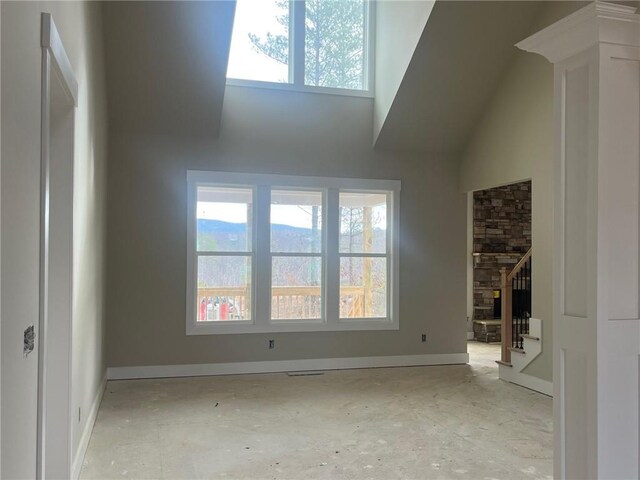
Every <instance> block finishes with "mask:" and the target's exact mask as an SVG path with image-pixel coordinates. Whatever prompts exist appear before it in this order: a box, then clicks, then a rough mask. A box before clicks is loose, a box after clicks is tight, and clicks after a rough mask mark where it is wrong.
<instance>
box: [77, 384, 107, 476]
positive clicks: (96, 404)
mask: <svg viewBox="0 0 640 480" xmlns="http://www.w3.org/2000/svg"><path fill="white" fill-rule="evenodd" d="M106 388H107V375H106V374H105V376H104V377H103V378H102V381H101V382H100V387H99V388H98V392H97V393H96V396H95V398H94V399H93V403H92V404H91V410H90V411H89V416H88V417H87V422H86V423H85V424H84V429H83V431H82V436H81V437H80V443H79V445H78V450H76V452H75V456H74V457H73V464H72V465H71V478H72V479H74V480H76V479H78V478H80V472H81V471H82V464H83V463H84V457H85V455H86V454H87V448H88V447H89V440H90V439H91V433H92V432H93V426H94V425H95V423H96V418H97V417H98V409H99V408H100V403H102V397H103V396H104V391H105V389H106Z"/></svg>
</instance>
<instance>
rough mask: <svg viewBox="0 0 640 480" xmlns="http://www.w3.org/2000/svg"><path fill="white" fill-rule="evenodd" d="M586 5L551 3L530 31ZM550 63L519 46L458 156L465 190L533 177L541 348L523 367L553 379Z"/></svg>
mask: <svg viewBox="0 0 640 480" xmlns="http://www.w3.org/2000/svg"><path fill="white" fill-rule="evenodd" d="M582 6H584V3H583V2H558V3H552V4H550V5H549V7H548V8H547V10H546V11H545V12H544V14H543V16H542V18H540V20H539V22H538V25H537V27H536V28H535V29H534V31H537V30H540V29H542V28H543V27H544V26H547V25H550V24H551V23H553V22H555V21H556V20H558V19H560V18H562V17H564V16H566V15H568V14H569V13H571V12H573V11H575V10H577V9H579V8H580V7H582ZM553 141H554V136H553V66H552V65H551V64H550V63H548V62H547V61H546V60H545V59H544V58H542V57H541V56H539V55H533V54H528V53H525V52H521V51H518V52H517V53H516V56H515V58H514V61H513V63H512V64H511V66H510V68H509V69H508V70H507V72H506V74H505V76H504V77H503V79H502V81H501V83H500V86H499V88H498V90H497V91H496V93H495V94H494V96H493V98H492V99H491V101H490V102H489V104H488V105H487V106H486V107H485V111H484V115H483V118H482V120H481V121H480V122H479V123H478V125H477V126H476V129H475V132H474V135H473V136H472V138H471V140H470V142H469V144H468V146H467V149H466V151H465V153H464V155H463V157H462V163H461V171H460V175H461V177H460V183H461V188H462V190H463V191H472V190H482V189H486V188H492V187H495V186H498V185H504V184H507V183H513V182H518V181H521V180H528V179H531V180H532V247H533V256H534V273H533V279H532V281H533V285H532V290H533V291H532V296H533V300H532V302H533V305H532V309H533V312H532V314H533V316H534V317H535V318H539V319H541V320H542V353H541V354H540V356H539V357H538V358H537V359H535V360H534V361H533V362H532V363H531V364H530V365H529V367H528V368H527V369H526V370H525V372H526V373H529V374H531V375H533V376H536V377H539V378H542V379H544V380H549V381H551V377H552V361H553V358H552V357H553V355H552V352H553V349H552V341H553V335H552V332H553V330H552V329H553V325H552V295H553V291H552V263H551V262H552V251H551V246H552V241H553V230H552V228H553V212H552V208H553V199H552V193H553V177H552V164H553Z"/></svg>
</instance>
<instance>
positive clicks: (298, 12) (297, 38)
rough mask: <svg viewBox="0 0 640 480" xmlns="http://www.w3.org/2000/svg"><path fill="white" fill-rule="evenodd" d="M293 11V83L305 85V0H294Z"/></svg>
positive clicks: (292, 2) (292, 3)
mask: <svg viewBox="0 0 640 480" xmlns="http://www.w3.org/2000/svg"><path fill="white" fill-rule="evenodd" d="M291 8H292V12H293V31H292V37H293V58H292V60H293V84H294V85H295V86H299V87H301V86H303V85H304V36H305V23H304V22H305V10H306V2H305V1H304V0H292V1H291Z"/></svg>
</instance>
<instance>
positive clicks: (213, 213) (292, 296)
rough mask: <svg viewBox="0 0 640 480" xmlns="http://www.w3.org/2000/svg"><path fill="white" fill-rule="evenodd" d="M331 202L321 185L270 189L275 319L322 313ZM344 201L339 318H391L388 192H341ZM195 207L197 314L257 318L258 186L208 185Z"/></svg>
mask: <svg viewBox="0 0 640 480" xmlns="http://www.w3.org/2000/svg"><path fill="white" fill-rule="evenodd" d="M324 203H325V199H324V193H323V192H322V191H321V190H293V189H272V190H271V205H270V239H267V240H268V241H269V242H270V250H271V318H272V319H273V320H305V319H310V320H312V319H320V318H322V316H323V311H322V309H323V288H322V284H323V278H324V276H323V275H324V274H323V264H324V260H325V253H326V248H325V245H324V240H323V229H324V222H325V218H324V214H325V212H324V211H323V206H324ZM339 204H340V206H339V217H338V221H339V223H340V225H339V239H338V245H339V252H340V253H339V254H340V259H339V262H340V266H339V268H340V273H339V276H340V317H341V318H384V317H386V316H387V265H388V255H387V195H386V194H385V193H368V192H340V193H339ZM196 208H197V210H196V214H197V215H196V216H197V219H196V220H197V223H196V246H197V255H198V261H197V282H198V283H197V286H198V295H197V298H198V314H197V319H198V321H228V320H236V321H242V320H250V318H251V288H252V283H253V282H252V261H253V254H254V246H253V245H252V236H253V235H252V230H253V223H254V222H253V215H254V190H253V188H251V187H217V186H201V187H198V190H197V207H196ZM257 241H258V242H260V241H262V240H261V239H258V240H257ZM336 260H337V259H336Z"/></svg>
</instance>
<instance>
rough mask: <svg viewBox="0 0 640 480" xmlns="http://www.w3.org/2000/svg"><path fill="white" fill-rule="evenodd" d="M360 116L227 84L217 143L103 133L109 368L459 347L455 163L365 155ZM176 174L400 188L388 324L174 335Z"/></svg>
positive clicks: (339, 104) (178, 328)
mask: <svg viewBox="0 0 640 480" xmlns="http://www.w3.org/2000/svg"><path fill="white" fill-rule="evenodd" d="M110 67H111V65H110V64H108V68H110ZM372 118H373V101H372V100H371V99H366V98H355V97H344V96H333V95H320V94H308V93H306V94H305V93H294V92H286V91H276V90H268V89H257V88H247V87H230V86H228V87H227V90H226V95H225V101H224V108H223V115H222V132H221V136H220V138H219V139H218V140H214V139H203V138H177V137H174V138H171V137H167V136H141V135H136V134H115V133H114V134H113V135H111V137H110V145H109V180H108V188H109V194H108V198H109V206H108V242H107V244H108V258H109V267H108V295H107V316H108V329H107V335H108V342H107V344H108V365H109V366H111V367H123V366H142V365H170V364H194V363H219V362H248V361H266V360H293V359H309V358H311V359H313V358H332V357H363V356H384V355H404V354H407V355H408V354H423V353H424V354H429V353H463V352H466V342H465V289H466V287H465V276H466V270H465V266H466V262H465V244H466V232H465V225H466V197H465V195H464V194H462V193H461V192H460V190H459V187H458V165H457V163H456V162H454V161H452V160H451V159H448V158H440V157H429V158H425V157H424V156H409V155H400V154H396V153H385V152H377V151H374V150H373V149H372V146H371V145H372V130H371V122H372ZM188 169H196V170H216V171H217V170H219V171H231V172H254V173H275V174H291V175H317V176H337V177H356V178H380V179H398V180H401V181H402V192H401V200H400V201H401V203H400V208H401V211H400V230H401V234H400V330H399V331H364V332H319V333H318V332H316V333H288V334H242V335H203V336H189V337H187V336H186V335H185V325H186V314H185V311H186V303H185V302H186V300H185V289H186V238H187V233H186V214H187V205H186V172H187V170H188ZM421 333H426V334H427V338H428V341H427V342H426V343H421V338H420V336H421ZM269 338H274V339H275V340H276V348H275V349H273V350H269V349H268V339H269Z"/></svg>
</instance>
